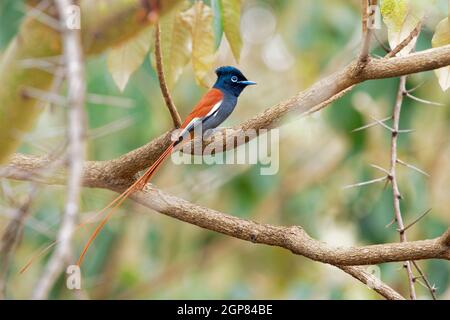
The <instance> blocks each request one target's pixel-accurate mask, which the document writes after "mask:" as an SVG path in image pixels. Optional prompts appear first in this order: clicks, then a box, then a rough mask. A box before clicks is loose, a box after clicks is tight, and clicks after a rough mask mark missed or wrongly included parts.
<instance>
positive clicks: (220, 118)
mask: <svg viewBox="0 0 450 320" xmlns="http://www.w3.org/2000/svg"><path fill="white" fill-rule="evenodd" d="M236 103H237V97H235V96H233V95H231V94H225V95H224V97H223V100H222V104H221V105H220V107H219V109H218V111H217V114H216V115H215V116H214V115H211V116H210V117H208V118H207V119H205V120H204V121H203V132H205V131H206V130H209V129H214V128H217V127H218V126H219V125H220V124H222V122H224V121H225V120H226V119H227V118H228V116H229V115H230V114H231V113H232V112H233V110H234V108H235V107H236Z"/></svg>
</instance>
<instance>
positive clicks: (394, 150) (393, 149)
mask: <svg viewBox="0 0 450 320" xmlns="http://www.w3.org/2000/svg"><path fill="white" fill-rule="evenodd" d="M405 85H406V76H402V77H400V83H399V87H398V92H397V99H396V101H395V105H394V112H393V117H392V120H393V129H394V130H393V131H392V139H391V168H390V177H391V183H392V196H393V199H394V200H393V201H394V213H395V220H396V221H397V225H398V228H399V230H400V231H399V232H400V241H401V242H406V241H407V239H406V234H405V231H404V229H405V226H404V224H403V218H402V212H401V209H400V199H401V195H400V190H399V187H398V182H397V171H396V164H397V142H398V134H397V132H398V130H399V123H400V112H401V108H402V103H403V97H404V92H405V90H406V88H405ZM405 268H406V271H407V274H408V280H409V293H410V297H411V299H412V300H415V299H417V297H416V290H415V288H414V274H413V272H412V269H411V263H410V261H405Z"/></svg>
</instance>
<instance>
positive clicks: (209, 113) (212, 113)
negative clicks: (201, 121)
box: [205, 100, 223, 118]
mask: <svg viewBox="0 0 450 320" xmlns="http://www.w3.org/2000/svg"><path fill="white" fill-rule="evenodd" d="M222 101H223V100H220V101H219V102H217V103H216V104H215V105H214V107H212V109H211V111H209V112H208V114H207V115H206V117H210V116H213V117H215V116H216V115H217V111H218V110H219V108H220V106H221V105H222ZM206 117H205V118H206Z"/></svg>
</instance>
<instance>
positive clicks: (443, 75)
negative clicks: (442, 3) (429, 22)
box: [431, 17, 450, 91]
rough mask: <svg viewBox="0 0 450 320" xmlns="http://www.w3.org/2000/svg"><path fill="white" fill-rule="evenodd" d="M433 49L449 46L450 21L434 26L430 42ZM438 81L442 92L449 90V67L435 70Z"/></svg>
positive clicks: (447, 19) (445, 20)
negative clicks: (434, 29)
mask: <svg viewBox="0 0 450 320" xmlns="http://www.w3.org/2000/svg"><path fill="white" fill-rule="evenodd" d="M431 44H432V46H433V48H436V47H441V46H445V45H448V44H450V20H449V18H448V17H447V18H445V19H444V20H442V21H441V22H439V23H438V25H437V26H436V31H435V33H434V36H433V39H432V40H431ZM435 73H436V76H437V77H438V79H439V85H440V86H441V88H442V90H444V91H447V89H448V88H450V66H447V67H444V68H440V69H437V70H435Z"/></svg>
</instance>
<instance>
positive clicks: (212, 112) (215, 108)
mask: <svg viewBox="0 0 450 320" xmlns="http://www.w3.org/2000/svg"><path fill="white" fill-rule="evenodd" d="M222 101H223V100H220V101H219V102H217V103H216V104H215V105H214V106H213V107H212V109H211V110H210V111H209V112H208V114H207V115H206V116H204V117H203V118H193V119H192V120H191V121H190V122H189V123H188V124H187V126H186V127H185V128H184V129H183V131H181V132H180V135H179V137H182V136H184V135H185V134H186V133H188V132H189V131H190V130H191V129H192V128H194V127H195V125H196V124H197V123H198V122H201V121H203V119H206V118H209V117H215V116H216V115H217V111H219V108H220V106H221V105H222Z"/></svg>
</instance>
